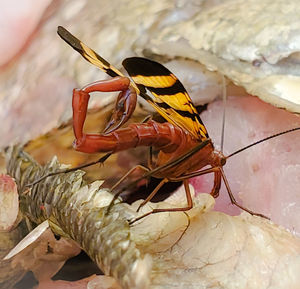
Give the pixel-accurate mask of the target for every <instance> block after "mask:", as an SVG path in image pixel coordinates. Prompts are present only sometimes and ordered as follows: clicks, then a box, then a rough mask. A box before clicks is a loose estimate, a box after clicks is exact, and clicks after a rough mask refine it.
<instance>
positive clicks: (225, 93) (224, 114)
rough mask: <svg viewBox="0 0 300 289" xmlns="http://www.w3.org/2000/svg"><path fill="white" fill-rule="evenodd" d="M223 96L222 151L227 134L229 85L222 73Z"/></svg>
mask: <svg viewBox="0 0 300 289" xmlns="http://www.w3.org/2000/svg"><path fill="white" fill-rule="evenodd" d="M222 88H223V90H222V98H223V119H222V132H221V152H223V148H224V135H225V119H226V102H227V87H226V80H225V76H224V74H222Z"/></svg>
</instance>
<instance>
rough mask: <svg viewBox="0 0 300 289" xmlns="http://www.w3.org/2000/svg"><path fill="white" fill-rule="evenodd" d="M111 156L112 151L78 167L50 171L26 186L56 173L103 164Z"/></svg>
mask: <svg viewBox="0 0 300 289" xmlns="http://www.w3.org/2000/svg"><path fill="white" fill-rule="evenodd" d="M110 156H111V153H108V154H106V155H104V156H103V157H101V158H100V159H98V160H96V161H94V162H90V163H87V164H83V165H81V166H77V167H74V168H71V169H65V170H59V171H56V172H53V173H49V174H47V175H45V176H42V177H40V178H39V179H37V180H35V181H34V182H32V183H29V184H27V185H26V187H32V186H33V185H36V184H38V183H39V182H41V181H43V180H45V179H46V178H48V177H52V176H56V175H59V174H67V173H71V172H74V171H77V170H80V169H84V168H86V167H89V166H93V165H95V164H98V163H99V164H102V163H104V162H105V161H106V160H107V159H108V158H109V157H110Z"/></svg>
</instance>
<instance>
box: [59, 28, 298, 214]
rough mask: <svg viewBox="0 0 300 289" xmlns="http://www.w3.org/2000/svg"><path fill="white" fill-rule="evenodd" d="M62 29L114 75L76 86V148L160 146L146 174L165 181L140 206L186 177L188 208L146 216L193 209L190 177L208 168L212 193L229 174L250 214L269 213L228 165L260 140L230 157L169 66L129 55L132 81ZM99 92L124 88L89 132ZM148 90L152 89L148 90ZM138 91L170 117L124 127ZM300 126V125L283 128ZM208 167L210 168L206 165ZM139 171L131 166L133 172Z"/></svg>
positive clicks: (69, 39)
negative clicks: (250, 203) (101, 126)
mask: <svg viewBox="0 0 300 289" xmlns="http://www.w3.org/2000/svg"><path fill="white" fill-rule="evenodd" d="M58 34H59V36H60V37H61V38H62V39H63V40H64V41H66V42H67V43H68V44H69V45H71V46H72V47H73V48H74V49H75V50H76V51H78V52H79V53H80V54H81V55H82V56H83V57H84V58H85V59H86V60H87V61H89V62H90V63H92V64H94V65H95V66H97V67H98V68H100V69H102V70H103V71H105V72H106V73H107V74H108V75H110V76H112V77H113V78H112V79H109V80H103V81H97V82H94V83H91V84H88V85H86V86H85V87H83V88H82V89H74V90H73V101H72V107H73V130H74V134H75V141H74V144H73V146H74V147H75V149H76V150H78V151H81V152H86V153H99V152H107V153H109V154H111V153H115V152H118V151H121V150H126V149H129V148H134V147H137V146H149V147H154V148H155V149H157V150H158V151H159V153H158V156H157V160H156V162H155V164H153V163H152V161H150V164H149V168H146V167H143V169H144V170H145V171H146V172H148V173H146V174H145V175H146V176H147V175H150V174H151V175H152V176H154V177H158V178H162V181H161V182H160V183H159V184H158V186H157V187H156V188H155V189H154V190H153V192H152V193H151V194H150V195H149V196H148V197H147V198H146V199H145V200H144V201H143V202H142V204H141V205H140V207H142V206H143V205H145V204H146V203H147V202H148V201H150V200H151V199H152V198H153V197H154V195H155V194H156V193H157V192H158V190H159V189H160V188H161V187H162V185H163V184H165V183H166V182H172V181H183V184H184V187H185V192H186V200H187V205H186V206H185V207H180V208H166V209H165V208H164V209H154V210H152V211H151V212H149V213H147V214H145V215H143V216H142V217H144V216H146V215H149V214H151V213H158V212H166V211H169V212H171V211H187V210H189V209H191V208H192V206H193V202H192V197H191V193H190V189H189V185H188V182H189V181H188V180H189V178H191V177H195V176H199V175H203V174H208V173H212V174H214V184H213V187H212V190H211V192H210V193H211V195H212V196H213V197H214V198H216V197H218V195H219V190H220V187H221V181H222V179H223V181H224V184H225V186H226V188H227V191H228V194H229V197H230V200H231V202H232V204H234V205H236V206H237V207H239V208H241V209H243V210H245V211H247V212H249V213H250V214H253V215H259V216H263V215H261V214H257V213H254V212H252V211H251V210H249V209H247V208H245V207H244V206H242V205H240V204H239V203H237V202H236V200H235V198H234V196H233V194H232V191H231V189H230V186H229V183H228V181H227V178H226V176H225V174H224V171H223V168H222V167H223V166H224V165H225V163H226V160H227V159H228V158H229V157H231V156H233V155H234V154H236V153H238V152H240V151H242V150H244V149H247V148H249V147H251V146H252V145H254V144H251V145H249V146H247V147H245V148H242V149H240V150H239V151H237V152H235V153H233V154H231V155H229V156H224V155H223V153H222V152H220V151H217V150H215V148H214V145H213V143H212V140H211V139H210V138H209V136H208V133H207V130H206V128H205V126H204V124H203V122H202V121H201V119H200V116H199V114H198V113H197V110H196V108H195V106H194V105H193V103H192V101H191V98H190V97H189V95H188V93H187V91H186V90H185V88H184V87H183V85H182V84H181V82H180V81H179V80H178V79H177V78H176V76H175V75H174V74H173V73H171V72H170V71H169V70H168V69H167V68H165V67H164V66H163V65H161V64H159V63H157V62H154V61H152V60H149V59H146V58H141V57H131V58H126V59H125V60H124V61H123V63H122V64H123V66H124V68H125V69H126V70H127V72H128V74H129V75H130V77H131V79H132V81H131V80H130V79H129V78H128V77H125V76H124V75H123V74H122V73H121V72H120V71H119V70H117V69H116V68H114V67H113V66H111V65H110V64H109V63H108V62H107V61H106V60H104V59H103V58H102V57H101V56H99V55H98V54H97V53H96V52H95V51H93V50H92V49H90V48H89V47H88V46H87V45H85V44H84V43H83V42H81V41H80V40H79V39H77V38H76V37H75V36H73V35H72V34H71V33H70V32H68V31H67V30H66V29H65V28H63V27H61V26H59V27H58ZM94 91H102V92H108V91H120V93H119V95H118V98H117V101H116V105H115V110H114V112H113V114H112V117H111V120H110V121H109V122H108V125H107V126H106V128H105V130H104V132H103V133H102V134H86V133H84V131H83V126H84V122H85V119H86V113H87V108H88V102H89V98H90V93H91V92H94ZM148 91H149V92H150V93H151V94H148V93H147V92H148ZM137 95H140V96H141V97H143V98H144V99H145V100H146V101H147V102H148V103H149V104H150V105H151V106H152V107H154V109H155V110H156V111H157V112H158V113H159V114H161V116H163V117H164V118H165V119H166V120H167V122H165V123H158V122H155V121H153V120H148V121H147V122H145V123H135V124H130V125H129V126H127V127H125V128H120V127H121V126H122V125H123V124H125V123H126V122H127V121H128V119H129V118H130V116H131V115H132V113H133V111H134V109H135V106H136V101H137ZM297 129H300V128H296V129H292V130H289V131H286V132H283V133H287V132H290V131H294V130H297ZM283 133H279V134H277V135H273V136H271V137H268V138H266V139H264V140H261V141H265V140H267V139H269V138H273V137H275V136H278V135H280V134H283ZM261 141H259V142H261ZM259 142H256V143H259ZM256 143H255V144H256ZM206 166H209V167H208V168H206V169H203V168H204V167H206ZM133 170H134V169H132V170H130V171H129V172H128V174H130V173H132V171H133ZM128 174H126V176H124V177H123V178H122V179H121V180H120V182H121V181H122V180H123V179H124V178H125V177H127V176H128ZM120 182H119V183H120ZM119 183H118V184H119ZM140 207H139V208H140Z"/></svg>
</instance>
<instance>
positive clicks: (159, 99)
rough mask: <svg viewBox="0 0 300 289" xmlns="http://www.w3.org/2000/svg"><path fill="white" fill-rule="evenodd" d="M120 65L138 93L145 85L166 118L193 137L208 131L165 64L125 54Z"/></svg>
mask: <svg viewBox="0 0 300 289" xmlns="http://www.w3.org/2000/svg"><path fill="white" fill-rule="evenodd" d="M123 66H124V67H125V69H126V70H127V72H128V74H129V75H130V76H131V78H132V80H133V81H134V82H135V83H136V85H137V86H138V88H139V90H140V92H141V93H145V92H146V89H147V90H149V91H150V92H151V94H152V95H153V97H152V98H151V100H149V99H147V101H148V102H150V103H151V102H152V105H153V106H154V107H155V109H156V110H157V111H158V112H159V113H160V114H161V115H162V116H163V117H164V118H165V119H166V120H167V121H169V122H171V123H173V124H175V125H178V126H179V127H181V128H183V129H185V130H187V131H188V132H189V133H191V134H192V135H193V136H194V137H195V138H197V139H200V140H204V139H206V138H208V133H207V131H206V128H205V126H204V124H203V123H202V121H201V119H200V116H199V114H198V112H197V110H196V108H195V106H194V104H193V103H192V100H191V98H190V96H189V95H188V93H187V91H186V90H185V88H184V86H183V85H182V83H181V82H180V81H179V80H178V79H177V77H176V76H175V75H174V74H173V73H172V72H170V71H169V70H168V69H167V68H166V67H164V66H163V65H161V64H160V63H158V62H155V61H152V60H149V59H147V58H141V57H131V58H126V59H125V60H124V61H123Z"/></svg>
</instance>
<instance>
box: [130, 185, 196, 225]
mask: <svg viewBox="0 0 300 289" xmlns="http://www.w3.org/2000/svg"><path fill="white" fill-rule="evenodd" d="M183 184H184V188H185V195H186V200H187V206H186V207H181V208H164V209H154V210H152V211H150V212H148V213H146V214H144V215H142V216H140V217H138V218H136V219H134V220H133V221H130V222H129V224H130V225H132V224H133V223H135V222H136V221H139V220H141V219H143V218H145V217H147V216H149V215H151V214H156V213H163V212H185V211H188V210H190V209H191V208H192V207H193V200H192V196H191V192H190V188H189V181H188V180H184V181H183Z"/></svg>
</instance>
